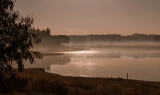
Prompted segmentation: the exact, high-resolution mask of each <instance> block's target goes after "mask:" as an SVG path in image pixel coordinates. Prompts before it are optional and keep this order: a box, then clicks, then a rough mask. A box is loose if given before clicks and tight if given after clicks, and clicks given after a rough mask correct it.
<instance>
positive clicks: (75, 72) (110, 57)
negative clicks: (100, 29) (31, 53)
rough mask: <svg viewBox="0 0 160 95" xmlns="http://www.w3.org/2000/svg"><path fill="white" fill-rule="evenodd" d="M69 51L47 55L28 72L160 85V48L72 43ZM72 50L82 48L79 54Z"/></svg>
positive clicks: (28, 65)
mask: <svg viewBox="0 0 160 95" xmlns="http://www.w3.org/2000/svg"><path fill="white" fill-rule="evenodd" d="M65 47H66V48H68V50H67V51H58V52H45V53H44V57H43V59H36V63H35V64H32V65H30V64H27V63H28V62H25V68H45V69H46V71H47V72H50V73H56V74H60V75H64V76H82V77H113V78H116V77H121V78H126V77H127V73H128V74H129V79H137V80H147V81H160V76H159V73H160V44H159V43H153V42H147V43H146V42H138V43H135V42H124V43H120V42H118V43H102V42H96V43H88V42H86V43H69V44H66V45H65ZM72 48H80V49H79V50H78V51H77V50H74V49H72Z"/></svg>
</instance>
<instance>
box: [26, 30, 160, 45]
mask: <svg viewBox="0 0 160 95" xmlns="http://www.w3.org/2000/svg"><path fill="white" fill-rule="evenodd" d="M29 31H30V32H33V33H35V34H37V35H39V36H40V37H41V39H42V42H41V44H47V43H52V44H54V46H60V45H62V44H65V43H68V42H70V41H73V42H83V41H86V40H87V41H90V42H97V41H106V42H129V41H133V42H134V41H135V42H139V41H142V42H143V41H145V42H147V41H148V42H160V35H157V34H149V35H147V34H138V33H136V34H133V35H127V36H122V35H120V34H103V35H51V34H50V32H51V31H50V29H49V28H47V29H46V30H40V29H34V28H32V29H31V30H29ZM50 45H51V44H50Z"/></svg>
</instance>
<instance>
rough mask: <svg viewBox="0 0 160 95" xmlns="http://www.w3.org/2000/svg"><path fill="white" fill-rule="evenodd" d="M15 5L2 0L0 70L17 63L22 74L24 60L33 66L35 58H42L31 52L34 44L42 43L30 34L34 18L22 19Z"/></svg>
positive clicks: (0, 5) (10, 1) (7, 0)
mask: <svg viewBox="0 0 160 95" xmlns="http://www.w3.org/2000/svg"><path fill="white" fill-rule="evenodd" d="M14 3H15V1H13V0H0V69H1V71H2V70H4V69H9V68H11V64H12V62H15V63H17V64H18V69H19V72H21V71H22V68H23V63H22V62H23V60H29V61H30V63H31V64H32V63H33V62H34V57H40V53H39V52H36V51H31V50H30V49H31V48H33V44H38V43H39V42H40V38H39V37H38V36H37V35H36V34H34V33H31V32H28V29H30V28H31V25H32V23H33V18H31V17H29V16H27V17H25V18H24V17H20V14H19V12H18V11H14V10H13V8H14Z"/></svg>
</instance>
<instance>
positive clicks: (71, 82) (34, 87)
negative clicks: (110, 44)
mask: <svg viewBox="0 0 160 95" xmlns="http://www.w3.org/2000/svg"><path fill="white" fill-rule="evenodd" d="M0 80H1V82H0V95H10V94H11V95H14V94H15V95H160V82H146V81H138V80H125V79H121V78H84V77H65V76H60V75H56V74H51V73H46V72H45V71H44V70H43V69H26V70H24V72H23V73H19V74H15V75H11V76H10V75H5V77H1V78H0Z"/></svg>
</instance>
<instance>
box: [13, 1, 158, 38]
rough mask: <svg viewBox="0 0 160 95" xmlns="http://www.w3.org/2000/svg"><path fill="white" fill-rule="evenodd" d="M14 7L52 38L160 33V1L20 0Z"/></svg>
mask: <svg viewBox="0 0 160 95" xmlns="http://www.w3.org/2000/svg"><path fill="white" fill-rule="evenodd" d="M15 8H16V10H18V11H19V12H20V14H22V15H23V16H27V15H28V14H29V15H30V16H33V18H34V24H33V26H34V27H36V28H40V29H45V28H47V27H49V28H50V29H51V31H52V34H53V35H63V34H65V35H74V34H78V35H79V34H122V35H128V34H133V33H145V34H160V0H17V2H16V3H15Z"/></svg>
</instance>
